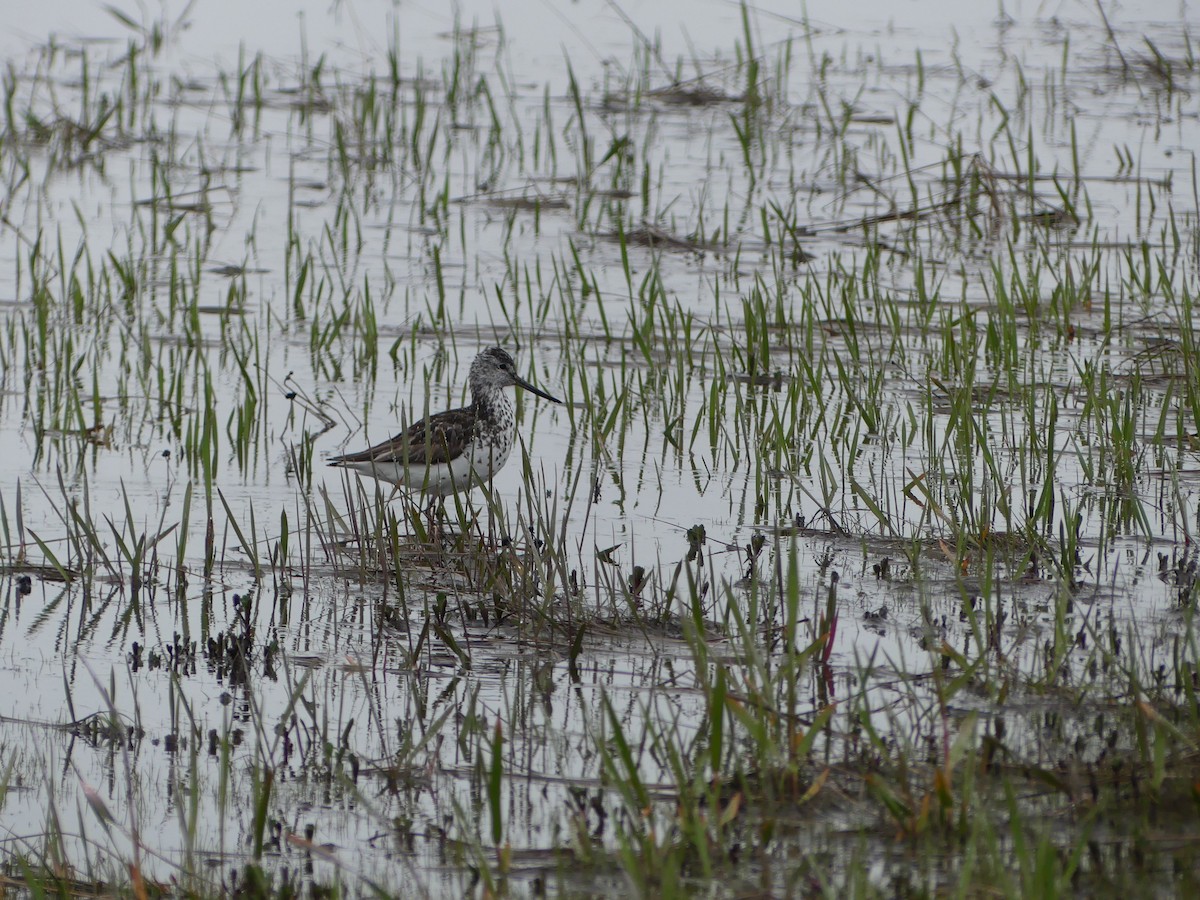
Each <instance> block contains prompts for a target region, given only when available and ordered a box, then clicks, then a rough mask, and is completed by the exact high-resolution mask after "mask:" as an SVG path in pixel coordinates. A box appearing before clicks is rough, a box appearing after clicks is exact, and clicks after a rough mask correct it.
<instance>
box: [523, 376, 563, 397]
mask: <svg viewBox="0 0 1200 900" xmlns="http://www.w3.org/2000/svg"><path fill="white" fill-rule="evenodd" d="M517 387H519V388H524V389H525V390H527V391H529V393H531V394H537V395H538V396H539V397H541V398H542V399H543V400H549V401H550V402H551V403H562V401H561V400H559V399H558V398H557V397H552V396H550V395H549V394H547V393H546V392H545V391H543V390H542V389H541V388H536V387H534V386H533V385H532V384H530V383H529V382H528V381H526V380H525V379H524V378H522V377H521V376H520V375H518V376H517Z"/></svg>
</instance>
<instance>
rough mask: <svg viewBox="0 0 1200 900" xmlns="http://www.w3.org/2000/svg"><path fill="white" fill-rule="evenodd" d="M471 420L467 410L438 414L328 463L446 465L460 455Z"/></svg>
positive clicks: (467, 435)
mask: <svg viewBox="0 0 1200 900" xmlns="http://www.w3.org/2000/svg"><path fill="white" fill-rule="evenodd" d="M474 424H475V416H474V415H473V414H472V413H471V411H470V409H469V408H464V409H452V410H449V411H448V412H443V413H438V414H437V415H436V416H431V417H429V418H427V419H422V420H421V421H420V422H414V423H413V424H412V426H410V427H409V429H408V430H407V431H403V432H401V433H400V434H398V435H396V436H395V437H392V438H389V439H388V440H386V441H384V442H383V443H380V444H376V445H375V446H374V447H368V448H367V449H366V450H360V451H358V452H357V453H348V454H346V455H345V456H339V457H337V458H336V459H333V460H330V462H331V463H332V464H333V465H338V464H345V463H364V462H377V463H381V462H398V463H401V464H402V465H405V466H414V465H415V466H426V465H438V464H439V463H448V462H450V460H452V459H455V458H457V457H459V456H461V455H462V453H463V450H464V449H466V446H467V443H468V442H469V441H470V439H471V429H472V428H473V427H474Z"/></svg>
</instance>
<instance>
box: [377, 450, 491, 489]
mask: <svg viewBox="0 0 1200 900" xmlns="http://www.w3.org/2000/svg"><path fill="white" fill-rule="evenodd" d="M511 453H512V442H511V441H502V442H500V443H498V444H486V443H482V442H480V441H472V442H471V445H470V447H469V448H468V450H467V452H466V453H463V454H462V455H461V456H458V457H456V458H455V459H452V460H450V461H449V462H445V463H436V464H435V465H432V466H424V465H417V464H411V465H409V466H407V467H405V468H403V469H402V470H400V467H399V466H398V465H396V466H395V468H396V469H398V470H399V471H396V472H395V473H394V474H395V475H396V476H398V477H394V478H389V479H387V480H389V481H392V482H393V483H395V484H401V485H403V486H404V487H406V488H408V489H409V490H412V491H420V492H421V493H424V494H429V495H433V496H438V497H448V496H449V495H450V494H453V493H455V492H457V491H464V490H468V489H470V488H476V487H479V486H481V485H485V484H487V483H488V481H490V480H491V477H492V475H494V474H495V473H496V472H498V471H500V469H501V468H503V466H504V464H505V463H506V462H507V461H508V457H509V455H510V454H511Z"/></svg>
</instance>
